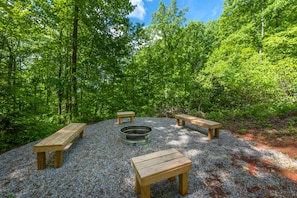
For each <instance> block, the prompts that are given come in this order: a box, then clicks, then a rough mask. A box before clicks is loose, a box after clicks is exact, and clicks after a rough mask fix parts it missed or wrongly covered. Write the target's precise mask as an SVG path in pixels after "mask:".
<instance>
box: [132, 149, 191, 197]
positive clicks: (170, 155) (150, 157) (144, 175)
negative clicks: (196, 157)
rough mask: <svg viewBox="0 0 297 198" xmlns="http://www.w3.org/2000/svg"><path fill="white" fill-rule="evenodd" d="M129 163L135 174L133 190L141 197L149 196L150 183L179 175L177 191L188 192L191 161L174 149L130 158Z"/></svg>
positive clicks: (183, 193)
mask: <svg viewBox="0 0 297 198" xmlns="http://www.w3.org/2000/svg"><path fill="white" fill-rule="evenodd" d="M131 165H132V167H133V169H134V174H135V192H136V193H137V194H140V193H141V197H142V198H147V197H150V185H151V184H153V183H155V182H158V181H161V180H164V179H169V180H170V181H174V180H175V176H176V175H178V176H179V193H180V194H182V195H185V194H187V193H188V172H189V171H190V170H191V169H192V162H191V160H189V159H188V158H186V157H184V156H183V155H182V154H181V153H180V152H178V151H177V150H176V149H173V148H172V149H168V150H163V151H159V152H155V153H150V154H147V155H143V156H139V157H134V158H132V162H131Z"/></svg>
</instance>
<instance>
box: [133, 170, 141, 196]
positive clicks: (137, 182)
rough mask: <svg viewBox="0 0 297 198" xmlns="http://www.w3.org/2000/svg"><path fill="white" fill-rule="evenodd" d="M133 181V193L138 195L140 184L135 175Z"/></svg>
mask: <svg viewBox="0 0 297 198" xmlns="http://www.w3.org/2000/svg"><path fill="white" fill-rule="evenodd" d="M134 180H135V192H136V194H140V184H139V181H138V179H137V177H136V175H134Z"/></svg>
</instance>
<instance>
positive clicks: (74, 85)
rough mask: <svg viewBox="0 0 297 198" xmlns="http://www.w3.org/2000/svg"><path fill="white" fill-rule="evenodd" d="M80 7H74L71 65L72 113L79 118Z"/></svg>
mask: <svg viewBox="0 0 297 198" xmlns="http://www.w3.org/2000/svg"><path fill="white" fill-rule="evenodd" d="M78 11H79V10H78V6H77V4H76V3H75V6H74V21H73V34H72V39H73V40H72V64H71V100H72V111H73V112H72V113H73V115H74V116H77V113H78V108H77V78H76V69H77V35H78V32H77V31H78Z"/></svg>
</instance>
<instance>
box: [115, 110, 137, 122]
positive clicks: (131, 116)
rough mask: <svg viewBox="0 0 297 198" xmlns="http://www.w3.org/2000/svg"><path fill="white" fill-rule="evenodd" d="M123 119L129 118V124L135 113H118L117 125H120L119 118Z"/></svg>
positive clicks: (132, 120)
mask: <svg viewBox="0 0 297 198" xmlns="http://www.w3.org/2000/svg"><path fill="white" fill-rule="evenodd" d="M123 117H130V122H134V117H135V112H133V111H125V112H118V113H117V118H118V124H121V123H122V122H121V118H123Z"/></svg>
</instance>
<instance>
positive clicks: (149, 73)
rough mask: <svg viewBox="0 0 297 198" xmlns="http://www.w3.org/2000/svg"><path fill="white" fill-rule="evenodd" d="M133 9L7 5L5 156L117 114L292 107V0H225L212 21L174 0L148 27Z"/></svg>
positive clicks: (75, 3) (1, 58)
mask: <svg viewBox="0 0 297 198" xmlns="http://www.w3.org/2000/svg"><path fill="white" fill-rule="evenodd" d="M132 10H133V6H132V5H131V4H130V3H129V0H112V1H102V0H94V1H82V0H70V1H69V0H48V1H44V0H34V1H29V0H4V1H1V2H0V18H1V21H0V87H1V89H0V101H1V102H0V121H1V122H0V149H6V148H9V147H11V146H12V145H19V144H23V143H27V142H30V141H33V140H37V139H40V138H42V137H45V136H46V135H48V134H49V133H51V132H53V131H55V130H56V129H58V128H60V126H61V125H65V124H66V123H69V122H75V121H82V122H94V121H99V120H103V119H110V118H115V115H116V112H117V111H121V110H133V111H135V112H137V116H158V115H159V114H160V112H161V113H166V110H167V109H172V108H174V109H183V110H186V111H188V112H189V113H192V114H200V115H202V114H203V115H205V114H209V115H210V116H213V117H215V118H216V120H218V119H221V118H220V116H221V115H224V116H226V112H229V113H230V112H232V113H234V112H241V113H242V115H244V116H250V117H253V116H258V117H259V116H262V115H263V116H265V115H268V114H269V115H270V114H274V115H277V114H284V113H288V112H290V111H293V110H294V109H295V110H296V109H297V107H296V99H297V72H296V71H297V51H296V49H297V36H296V35H297V0H265V1H264V0H261V1H255V0H225V1H224V12H223V14H222V15H221V17H220V19H219V20H217V21H211V22H208V23H206V24H204V23H202V22H199V21H187V20H186V18H185V13H186V12H187V8H184V9H178V8H177V5H176V0H172V1H171V5H170V6H166V5H165V4H164V3H163V2H162V1H161V2H160V5H159V9H158V11H157V12H156V13H154V15H153V18H152V22H151V25H150V26H148V27H143V26H142V25H140V24H132V23H131V22H130V21H129V18H128V17H127V15H128V14H129V13H130V12H131V11H132ZM246 108H248V109H249V112H248V113H247V111H246ZM252 110H254V111H252ZM255 112H256V113H255ZM218 121H220V120H218Z"/></svg>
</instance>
